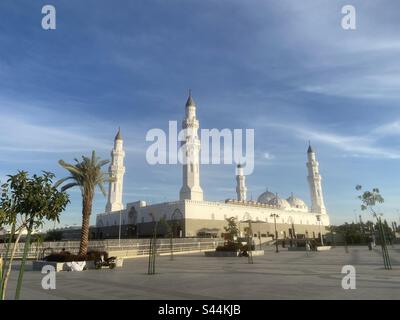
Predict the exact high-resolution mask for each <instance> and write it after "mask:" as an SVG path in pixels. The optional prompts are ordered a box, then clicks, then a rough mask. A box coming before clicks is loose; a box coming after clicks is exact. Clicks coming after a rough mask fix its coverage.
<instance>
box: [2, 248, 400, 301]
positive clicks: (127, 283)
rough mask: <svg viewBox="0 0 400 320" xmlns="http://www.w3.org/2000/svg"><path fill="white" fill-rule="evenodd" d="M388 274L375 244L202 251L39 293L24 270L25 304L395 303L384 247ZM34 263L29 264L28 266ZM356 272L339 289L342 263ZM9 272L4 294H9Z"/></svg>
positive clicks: (72, 279) (59, 282)
mask: <svg viewBox="0 0 400 320" xmlns="http://www.w3.org/2000/svg"><path fill="white" fill-rule="evenodd" d="M389 253H390V255H391V258H392V265H393V270H385V269H383V262H382V255H381V250H380V247H376V248H374V250H373V251H369V250H368V248H367V247H349V253H346V252H345V250H344V247H336V248H333V249H332V250H330V251H325V252H311V253H309V254H308V255H307V253H306V252H304V251H290V252H289V251H287V249H281V251H280V252H279V253H275V252H274V247H267V248H266V250H265V255H264V256H261V257H254V264H252V265H251V264H248V263H247V261H248V260H247V258H235V257H232V258H210V257H205V256H204V253H196V254H190V255H175V256H174V260H173V261H170V259H169V256H161V257H157V260H156V274H155V275H147V262H148V259H147V258H143V257H142V258H136V259H129V260H125V261H124V267H123V268H118V269H114V270H108V269H103V270H88V271H84V272H59V273H57V275H56V289H55V290H44V289H42V287H41V279H42V277H43V276H44V275H42V274H41V273H40V272H34V271H30V270H27V272H26V273H25V277H24V284H23V290H22V298H23V299H46V300H48V299H151V300H152V299H213V300H216V299H399V298H400V246H399V245H397V246H396V247H394V248H393V247H390V246H389ZM30 264H31V263H29V265H30ZM344 265H353V266H354V267H355V268H356V272H357V274H356V289H355V290H344V289H342V286H341V282H342V278H343V277H344V274H341V270H342V266H344ZM16 277H17V274H16V272H14V273H13V276H12V279H11V281H10V287H9V289H10V290H9V291H8V292H9V294H8V295H9V297H10V298H12V297H13V294H14V287H15V282H16V281H15V280H16Z"/></svg>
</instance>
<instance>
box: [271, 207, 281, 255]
mask: <svg viewBox="0 0 400 320" xmlns="http://www.w3.org/2000/svg"><path fill="white" fill-rule="evenodd" d="M270 217H271V218H274V226H275V246H276V250H275V252H279V249H278V231H276V218H279V215H277V214H276V213H272V214H271V216H270Z"/></svg>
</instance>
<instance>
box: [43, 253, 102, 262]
mask: <svg viewBox="0 0 400 320" xmlns="http://www.w3.org/2000/svg"><path fill="white" fill-rule="evenodd" d="M102 255H103V256H104V259H107V258H108V253H107V252H106V251H88V253H87V254H86V255H79V254H72V253H70V252H68V251H61V252H59V253H52V254H50V255H48V256H47V257H45V258H43V260H45V261H52V262H72V261H94V260H100V259H101V256H102Z"/></svg>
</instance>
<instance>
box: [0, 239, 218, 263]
mask: <svg viewBox="0 0 400 320" xmlns="http://www.w3.org/2000/svg"><path fill="white" fill-rule="evenodd" d="M223 242H224V241H223V240H222V239H215V238H174V239H173V240H172V249H173V251H174V253H178V252H195V251H197V252H198V251H205V250H210V249H215V248H216V247H217V246H218V245H221V244H223ZM5 247H6V245H5V244H0V254H2V255H3V256H4V254H5V251H6V250H5ZM149 247H150V239H121V240H120V241H119V240H118V239H110V240H97V241H90V242H89V250H99V251H107V252H108V254H109V256H118V257H123V258H130V257H136V256H143V255H148V253H149ZM156 247H157V252H158V254H163V253H168V252H171V242H170V239H166V238H162V239H157V245H156ZM45 248H50V249H52V250H53V251H54V252H60V251H61V250H62V249H65V251H69V252H71V253H78V251H79V241H56V242H43V243H42V244H40V245H37V244H36V243H32V245H31V248H30V251H29V253H28V259H41V258H42V255H43V250H44V249H45ZM50 249H49V250H47V251H46V255H47V254H49V253H50V252H51V250H50ZM23 250H24V243H19V244H18V247H17V251H16V259H20V258H22V254H23Z"/></svg>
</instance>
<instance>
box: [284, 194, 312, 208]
mask: <svg viewBox="0 0 400 320" xmlns="http://www.w3.org/2000/svg"><path fill="white" fill-rule="evenodd" d="M287 202H288V203H289V205H290V206H291V207H292V209H296V210H299V211H308V207H307V205H306V203H305V202H304V201H303V200H302V199H300V198H297V197H295V196H294V195H293V194H292V195H291V196H290V197H289V198H287Z"/></svg>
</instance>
